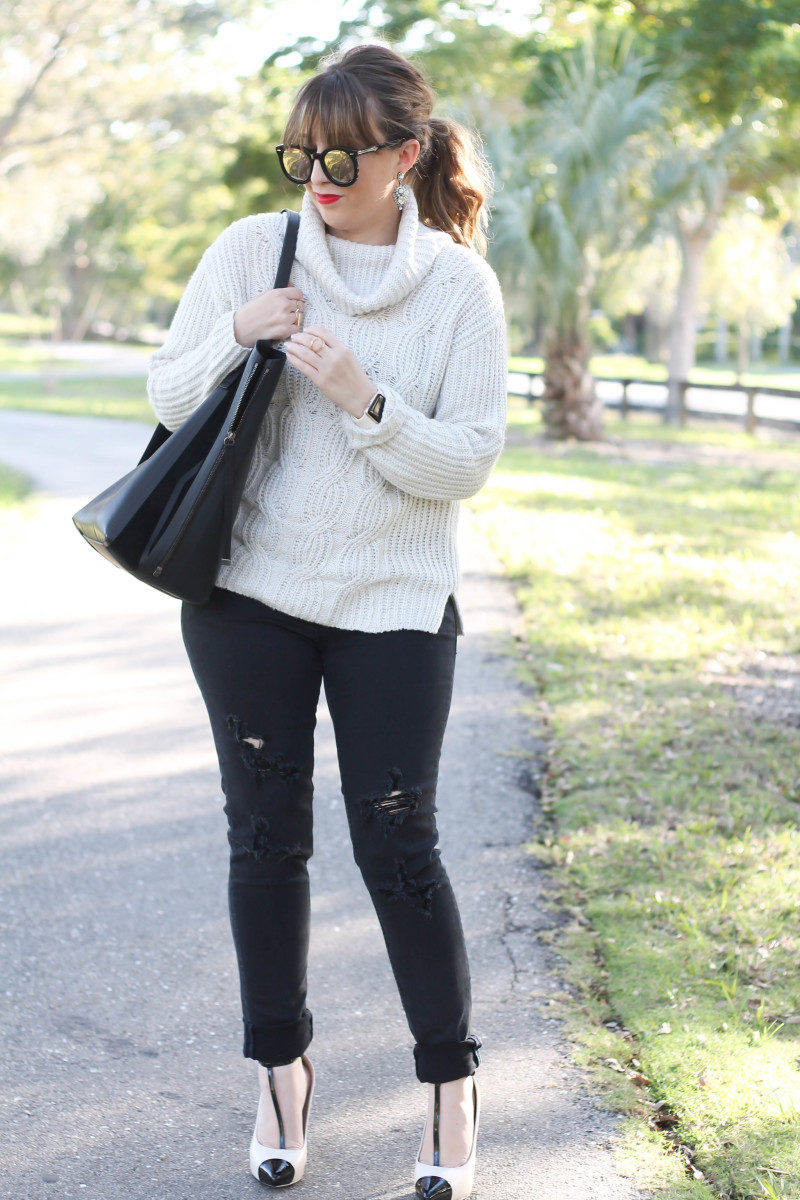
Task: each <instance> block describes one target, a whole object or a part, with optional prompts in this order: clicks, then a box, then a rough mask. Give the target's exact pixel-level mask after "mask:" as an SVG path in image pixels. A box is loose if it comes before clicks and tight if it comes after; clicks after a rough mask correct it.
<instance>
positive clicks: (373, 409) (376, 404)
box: [367, 392, 386, 421]
mask: <svg viewBox="0 0 800 1200" xmlns="http://www.w3.org/2000/svg"><path fill="white" fill-rule="evenodd" d="M385 403H386V397H385V396H384V395H383V394H382V393H381V392H378V394H377V396H376V397H375V399H374V400H373V401H372V404H370V406H369V408H368V409H367V412H368V413H369V415H370V416H371V417H372V418H373V419H374V420H376V421H380V419H381V417H382V416H383V406H384V404H385Z"/></svg>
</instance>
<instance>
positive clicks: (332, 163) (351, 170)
mask: <svg viewBox="0 0 800 1200" xmlns="http://www.w3.org/2000/svg"><path fill="white" fill-rule="evenodd" d="M323 163H324V165H325V168H326V170H327V172H328V174H329V175H330V177H331V179H332V180H333V181H334V183H352V182H353V180H354V179H355V177H356V169H355V164H354V163H353V160H352V158H351V157H350V155H349V154H347V153H346V152H345V151H344V150H326V151H325V154H324V156H323Z"/></svg>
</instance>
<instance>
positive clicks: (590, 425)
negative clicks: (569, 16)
mask: <svg viewBox="0 0 800 1200" xmlns="http://www.w3.org/2000/svg"><path fill="white" fill-rule="evenodd" d="M666 89H667V85H666V84H665V83H664V81H662V80H661V79H658V78H656V77H654V75H653V68H652V64H651V62H650V61H649V60H648V59H647V58H646V57H645V56H643V55H641V54H639V53H638V52H637V50H636V48H635V46H634V39H633V38H632V36H631V35H630V34H629V33H626V32H625V31H621V32H620V31H619V30H614V29H608V28H602V27H599V28H597V29H593V30H592V31H590V33H589V34H588V35H587V36H586V38H585V39H584V41H583V42H582V43H580V44H579V45H578V46H575V47H574V48H572V49H571V50H568V51H566V52H565V53H564V54H562V55H561V56H559V57H558V58H554V59H552V60H551V61H550V63H549V64H548V69H547V71H544V72H542V71H540V72H537V73H536V74H535V75H534V78H533V80H532V82H531V87H530V89H529V92H528V94H527V97H526V98H527V101H528V103H529V105H530V107H531V109H532V111H533V116H532V117H531V118H529V120H528V121H526V122H525V123H523V125H522V126H521V127H520V129H519V130H518V131H517V133H516V137H515V140H514V144H513V148H512V153H511V154H510V155H509V157H508V159H507V160H506V161H504V162H503V163H502V165H501V171H502V175H503V178H504V183H505V186H504V190H503V191H502V192H501V193H500V194H499V196H498V199H497V205H496V218H495V219H496V229H497V233H496V240H497V243H498V245H499V246H501V247H506V253H508V252H509V250H511V248H512V247H513V246H514V244H515V242H516V243H517V244H518V243H519V232H518V230H519V226H520V219H521V217H523V216H524V223H523V224H522V228H523V229H525V230H526V232H527V234H528V238H529V242H530V247H531V252H530V253H529V255H528V257H527V261H528V262H529V263H530V267H529V270H530V272H531V286H532V287H533V288H534V289H535V290H536V295H537V299H538V302H539V305H540V307H541V310H542V313H543V315H544V317H545V320H546V326H547V332H546V337H545V346H544V357H545V370H544V421H545V429H546V432H547V434H548V436H550V437H553V438H566V437H575V438H578V439H580V440H592V439H596V438H598V437H600V435H601V432H602V404H601V402H600V400H599V399H598V397H597V394H596V389H595V385H594V379H593V377H592V374H591V371H590V369H589V354H590V342H589V334H588V323H589V312H590V307H591V297H592V292H593V289H594V287H595V285H596V283H597V280H598V277H599V276H600V274H601V271H602V270H606V271H607V270H608V264H609V262H610V261H611V260H612V259H613V258H615V257H616V258H617V259H618V261H621V260H622V258H623V256H624V254H625V252H626V251H628V250H630V249H631V248H632V247H633V246H634V245H636V244H637V242H638V240H639V239H640V238H641V236H642V231H643V229H644V227H645V224H646V209H645V208H644V205H643V201H644V199H645V198H646V196H647V195H648V185H647V171H648V164H647V160H646V157H645V155H644V143H645V135H646V134H647V133H648V131H650V130H651V129H652V128H653V126H654V125H656V124H657V123H658V121H659V120H660V111H661V106H662V104H663V102H664V97H665V93H666ZM496 144H497V145H501V144H502V143H500V142H497V143H496ZM522 163H525V167H526V171H524V172H523V171H521V164H522ZM523 173H524V174H525V175H526V179H525V182H524V183H523V184H520V185H519V186H518V187H514V185H513V179H514V177H515V174H516V176H517V177H519V176H520V175H521V174H523ZM520 253H521V249H520ZM602 264H605V266H602Z"/></svg>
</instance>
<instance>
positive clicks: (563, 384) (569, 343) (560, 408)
mask: <svg viewBox="0 0 800 1200" xmlns="http://www.w3.org/2000/svg"><path fill="white" fill-rule="evenodd" d="M542 403H543V406H544V409H543V415H544V427H545V434H546V436H547V437H549V438H554V439H558V440H560V441H561V440H564V439H566V438H576V439H577V440H578V441H580V442H593V441H599V440H600V438H602V436H603V403H602V401H601V400H600V399H599V398H598V396H597V389H596V387H595V381H594V376H593V375H592V372H591V371H590V369H589V343H588V341H587V340H586V339H584V338H581V337H580V335H579V334H573V335H572V336H569V335H563V334H561V335H558V334H554V335H552V336H551V337H550V339H549V340H548V343H547V348H546V350H545V361H544V391H543V393H542Z"/></svg>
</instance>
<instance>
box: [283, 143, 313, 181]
mask: <svg viewBox="0 0 800 1200" xmlns="http://www.w3.org/2000/svg"><path fill="white" fill-rule="evenodd" d="M283 167H284V170H285V171H286V174H287V175H288V176H289V177H290V178H291V179H295V180H297V182H298V183H305V182H306V180H308V179H310V178H311V159H310V158H309V156H308V155H307V154H306V152H305V150H304V149H303V147H302V146H286V147H285V148H284V151H283Z"/></svg>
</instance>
